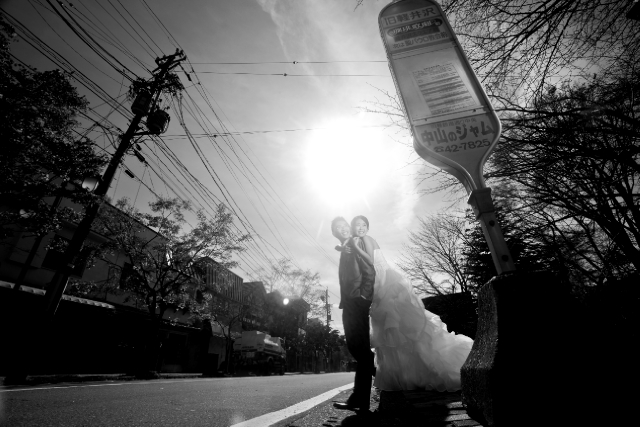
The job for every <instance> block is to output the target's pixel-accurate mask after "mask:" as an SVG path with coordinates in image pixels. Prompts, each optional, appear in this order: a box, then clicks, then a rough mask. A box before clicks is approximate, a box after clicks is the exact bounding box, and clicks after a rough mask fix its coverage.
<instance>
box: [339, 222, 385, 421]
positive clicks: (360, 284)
mask: <svg viewBox="0 0 640 427" xmlns="http://www.w3.org/2000/svg"><path fill="white" fill-rule="evenodd" d="M331 233H332V234H333V235H334V236H335V237H336V238H338V240H340V243H341V245H340V246H339V247H336V249H338V250H340V265H339V267H338V275H339V277H340V308H341V309H342V323H343V325H344V335H345V338H346V340H347V348H348V349H349V352H350V353H351V355H352V356H353V357H354V358H355V359H356V362H357V367H356V375H355V380H354V387H353V393H352V394H351V396H350V397H349V399H347V401H346V402H335V403H334V404H333V406H334V407H336V408H337V409H349V410H352V411H356V410H364V411H368V410H369V402H370V397H371V376H372V375H375V368H374V365H373V352H372V351H371V343H370V342H369V307H370V306H371V298H372V295H371V292H372V289H373V282H371V283H364V282H369V281H371V280H372V277H375V270H373V267H367V266H364V267H361V266H360V265H359V264H358V260H357V259H356V255H355V251H354V250H353V248H352V245H353V239H351V226H350V225H349V223H348V222H347V221H346V220H345V219H344V218H342V217H337V218H335V219H334V220H333V221H331ZM362 268H365V269H368V270H367V271H362Z"/></svg>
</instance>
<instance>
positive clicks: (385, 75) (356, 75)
mask: <svg viewBox="0 0 640 427" xmlns="http://www.w3.org/2000/svg"><path fill="white" fill-rule="evenodd" d="M198 73H200V74H219V75H225V74H226V75H244V76H281V77H391V74H289V73H223V72H218V71H198Z"/></svg>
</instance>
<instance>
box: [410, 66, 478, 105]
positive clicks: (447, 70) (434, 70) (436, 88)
mask: <svg viewBox="0 0 640 427" xmlns="http://www.w3.org/2000/svg"><path fill="white" fill-rule="evenodd" d="M412 74H413V79H414V80H415V82H416V84H417V85H418V88H419V89H420V92H421V93H422V97H423V98H424V100H425V102H426V103H427V106H428V107H429V111H430V112H431V114H432V115H439V114H449V113H454V112H456V111H460V110H464V109H467V108H469V107H474V106H477V105H478V104H477V102H476V101H475V99H474V97H473V96H472V95H471V92H470V90H469V88H468V87H467V85H466V84H465V83H464V81H462V78H461V77H460V74H459V73H458V70H457V69H456V67H455V66H454V65H453V64H452V63H447V64H442V65H435V66H432V67H426V68H423V69H421V70H415V71H413V73H412Z"/></svg>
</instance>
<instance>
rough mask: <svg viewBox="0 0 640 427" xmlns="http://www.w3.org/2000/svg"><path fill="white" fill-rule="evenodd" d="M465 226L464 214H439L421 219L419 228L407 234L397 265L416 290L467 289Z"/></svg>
mask: <svg viewBox="0 0 640 427" xmlns="http://www.w3.org/2000/svg"><path fill="white" fill-rule="evenodd" d="M466 226H467V221H466V219H465V218H464V216H462V215H460V216H456V215H451V214H444V213H440V214H432V215H427V216H425V217H424V218H421V219H420V225H419V227H418V231H415V232H414V231H412V232H410V233H409V244H408V245H405V246H404V247H403V250H402V253H401V256H400V261H399V262H398V267H399V268H400V269H401V270H402V271H404V272H405V274H407V275H408V276H409V277H410V279H411V280H412V282H413V284H414V285H413V286H414V289H415V290H416V291H417V292H418V293H420V294H426V295H443V294H450V293H454V292H467V291H468V290H469V289H468V284H467V279H466V277H465V274H464V256H463V249H464V245H465V241H466V236H465V228H466Z"/></svg>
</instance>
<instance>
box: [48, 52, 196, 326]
mask: <svg viewBox="0 0 640 427" xmlns="http://www.w3.org/2000/svg"><path fill="white" fill-rule="evenodd" d="M185 59H186V56H185V55H184V52H183V51H180V50H178V51H176V53H174V54H173V55H168V56H164V57H162V58H157V59H156V64H157V65H158V68H156V69H155V70H154V71H153V73H154V76H153V81H152V82H151V84H150V93H149V96H150V97H151V99H153V101H152V102H151V108H148V106H149V104H147V108H146V109H144V110H139V111H137V112H136V111H134V113H135V116H134V117H133V120H131V123H130V124H129V128H128V129H127V131H126V132H125V133H124V135H122V136H121V137H120V145H118V148H117V149H116V152H115V154H114V155H113V157H112V158H111V161H110V162H109V165H108V166H107V169H106V170H105V172H104V175H103V176H102V179H101V180H100V183H99V184H98V187H97V188H96V190H95V192H94V194H95V195H96V196H97V197H96V200H95V201H94V202H93V203H92V204H91V205H89V206H87V208H86V209H85V215H84V217H83V218H82V221H80V223H79V224H78V228H77V229H76V231H75V233H74V234H73V238H72V239H71V241H70V242H69V245H68V246H67V249H66V250H65V252H64V255H63V258H62V262H61V266H60V268H59V269H58V270H57V271H56V273H55V275H54V276H53V279H52V280H51V282H50V283H49V286H48V287H47V293H46V294H45V309H44V313H43V315H44V319H43V320H44V324H48V323H47V322H49V321H51V320H52V319H53V317H54V316H55V314H56V311H57V309H58V305H59V304H60V299H62V295H63V294H64V291H65V289H66V287H67V282H68V281H69V277H70V276H71V274H72V271H73V269H74V267H75V265H74V262H76V260H77V258H78V255H79V254H80V251H81V250H82V246H83V244H84V241H85V240H86V238H87V237H88V236H89V233H90V232H91V225H92V224H93V221H94V220H95V218H96V216H97V215H98V211H99V210H100V206H101V205H102V201H103V199H104V196H105V195H106V194H107V192H108V191H109V187H110V186H111V182H112V181H113V178H114V176H115V173H116V170H117V169H118V166H119V165H120V162H121V161H122V158H123V157H124V155H125V153H126V152H127V150H128V149H129V147H130V146H131V140H132V139H133V137H134V136H141V135H149V134H150V133H151V132H137V130H138V127H139V125H140V122H141V121H142V118H143V117H144V116H147V115H149V112H154V110H155V108H156V105H157V101H158V98H159V96H160V94H161V91H162V83H163V82H164V81H165V79H166V77H167V74H168V73H169V72H170V71H171V70H172V69H174V68H175V67H177V66H178V65H180V62H182V61H184V60H185Z"/></svg>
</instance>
